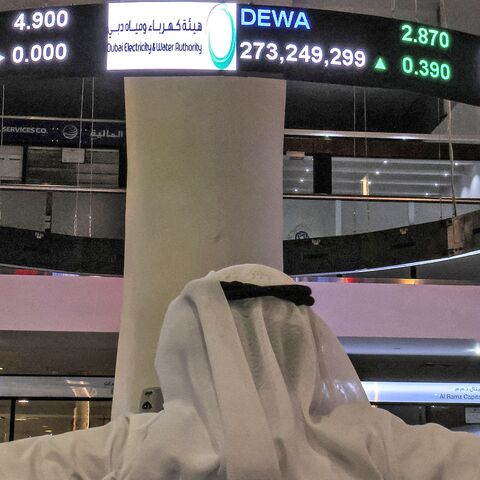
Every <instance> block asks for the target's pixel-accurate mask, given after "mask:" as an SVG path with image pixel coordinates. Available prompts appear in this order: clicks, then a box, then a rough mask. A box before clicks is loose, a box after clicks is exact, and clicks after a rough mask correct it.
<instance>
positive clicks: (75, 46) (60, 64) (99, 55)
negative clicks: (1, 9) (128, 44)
mask: <svg viewBox="0 0 480 480" xmlns="http://www.w3.org/2000/svg"><path fill="white" fill-rule="evenodd" d="M106 22H107V7H106V5H84V6H75V7H72V6H67V7H49V8H37V9H25V10H20V11H15V12H5V13H2V14H0V77H4V76H52V77H53V76H54V77H61V76H78V77H82V76H85V77H86V76H92V75H100V74H103V73H104V71H105V48H106V40H105V39H106V32H107V27H106Z"/></svg>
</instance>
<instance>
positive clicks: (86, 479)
mask: <svg viewBox="0 0 480 480" xmlns="http://www.w3.org/2000/svg"><path fill="white" fill-rule="evenodd" d="M238 282H243V283H238ZM227 299H228V300H227ZM311 303H312V299H311V297H310V292H309V289H308V288H307V287H303V286H300V285H294V284H293V282H292V281H291V279H290V278H289V277H287V276H285V275H284V274H283V273H281V272H278V271H276V270H273V269H271V268H268V267H263V266H259V265H244V266H238V267H231V268H229V269H225V270H223V271H220V272H216V273H215V272H212V273H211V274H209V275H207V276H206V277H205V278H203V279H200V280H195V281H192V282H190V283H189V284H187V286H186V287H185V288H184V290H183V291H182V293H181V294H180V296H179V297H178V298H177V299H175V300H174V301H173V302H172V304H171V305H170V307H169V309H168V311H167V314H166V316H165V322H164V325H163V327H162V332H161V335H160V341H159V347H158V353H157V357H156V367H157V372H158V374H159V378H160V383H161V387H162V391H163V395H164V398H165V405H164V411H162V412H160V413H151V414H138V415H129V416H126V417H123V418H120V419H117V420H115V421H113V422H111V423H110V424H109V425H107V426H105V427H100V428H95V429H91V430H87V431H82V432H72V433H67V434H63V435H58V436H55V437H42V438H33V439H28V440H20V441H17V442H12V443H10V444H4V445H1V446H0V480H47V479H48V480H57V479H58V480H60V479H62V480H64V479H72V480H73V479H75V480H94V479H95V480H96V479H98V480H114V479H115V480H170V479H171V480H177V479H178V480H180V479H181V480H203V479H205V480H207V479H208V480H214V479H215V480H217V479H228V480H280V479H282V480H286V479H288V480H310V479H315V480H316V479H321V480H347V479H351V480H353V479H356V480H377V479H378V480H380V479H392V480H397V479H398V480H400V479H415V480H441V479H455V480H467V479H468V480H472V479H476V478H479V476H480V439H478V438H477V437H475V436H473V435H469V434H465V433H453V432H450V431H448V430H446V429H444V428H442V427H439V426H435V425H428V426H418V427H412V426H408V425H406V424H405V423H403V422H402V421H401V420H400V419H398V418H397V417H394V416H393V415H391V414H389V413H388V412H385V411H381V410H379V409H374V408H371V407H370V405H369V403H368V401H367V398H366V397H365V394H364V392H363V389H362V386H361V383H360V381H359V379H358V377H357V375H356V373H355V371H354V369H353V367H352V365H351V363H350V361H349V360H348V357H347V356H346V354H345V352H344V351H343V349H342V348H341V346H340V344H339V343H338V341H337V339H336V338H335V336H334V335H333V334H332V333H331V332H330V330H329V329H328V327H327V326H326V325H325V324H324V323H323V322H322V320H321V319H320V318H318V316H317V315H316V314H315V313H314V312H313V311H312V310H311V309H310V308H309V305H311Z"/></svg>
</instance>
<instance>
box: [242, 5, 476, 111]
mask: <svg viewBox="0 0 480 480" xmlns="http://www.w3.org/2000/svg"><path fill="white" fill-rule="evenodd" d="M237 21H238V39H237V42H238V52H237V55H238V70H239V71H241V72H251V73H263V74H274V73H276V74H278V76H279V77H280V78H287V79H292V80H306V81H312V82H325V83H341V84H350V85H364V86H377V87H384V88H398V89H407V90H414V91H418V92H423V93H425V94H428V95H433V96H437V97H441V98H449V99H453V100H458V101H461V102H464V103H472V104H477V105H480V37H477V36H474V35H468V34H464V33H461V32H456V31H450V30H446V29H443V28H440V27H434V26H428V25H421V24H417V23H413V22H403V21H399V20H395V19H389V18H382V17H372V16H368V15H357V14H349V13H340V12H331V11H322V10H311V9H298V8H285V7H274V6H268V7H267V6H254V5H239V6H238V20H237Z"/></svg>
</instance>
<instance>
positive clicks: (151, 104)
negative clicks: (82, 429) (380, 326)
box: [113, 77, 285, 416]
mask: <svg viewBox="0 0 480 480" xmlns="http://www.w3.org/2000/svg"><path fill="white" fill-rule="evenodd" d="M125 99H126V100H125V101H126V114H127V154H128V181H127V207H126V232H125V287H124V301H123V315H122V323H121V330H120V340H119V348H118V357H117V370H116V378H115V392H114V402H113V403H114V409H113V415H114V416H115V415H119V414H121V413H126V412H129V411H130V412H132V411H138V404H139V401H140V394H141V391H142V389H143V388H147V387H152V386H156V385H158V379H157V376H156V373H155V370H154V366H153V361H154V356H155V351H156V345H157V341H158V336H159V331H160V327H161V325H162V321H163V316H164V313H165V310H166V307H167V306H168V304H169V302H170V301H171V300H172V299H173V298H174V297H175V296H176V295H177V294H178V293H179V292H180V290H181V289H182V287H183V286H184V285H185V283H186V282H187V281H189V280H191V279H193V278H197V277H200V276H203V275H205V274H206V273H208V271H210V270H217V269H220V268H223V267H225V266H228V265H232V264H238V263H253V262H255V263H263V264H266V265H270V266H272V267H276V268H281V267H282V150H283V128H284V111H285V82H283V81H279V80H266V79H247V78H234V77H209V78H208V77H197V78H185V77H176V78H153V77H150V78H128V79H125Z"/></svg>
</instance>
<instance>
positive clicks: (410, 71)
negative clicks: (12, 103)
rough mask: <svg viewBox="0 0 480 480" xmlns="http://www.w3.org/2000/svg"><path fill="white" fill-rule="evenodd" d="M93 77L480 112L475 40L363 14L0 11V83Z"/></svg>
mask: <svg viewBox="0 0 480 480" xmlns="http://www.w3.org/2000/svg"><path fill="white" fill-rule="evenodd" d="M120 5H121V6H120ZM194 5H195V7H194ZM224 5H229V6H228V7H225V6H224ZM190 6H191V7H190ZM139 12H140V13H139ZM177 12H178V16H177V17H176V16H175V15H176V14H177ZM190 12H193V13H190ZM213 13H215V14H216V22H217V23H216V24H215V25H220V28H223V27H224V25H223V27H222V23H221V22H222V18H224V19H226V20H225V21H226V22H227V27H228V28H230V29H231V33H229V32H227V37H228V36H229V35H230V37H228V38H229V40H228V42H227V40H225V43H229V45H227V47H228V48H227V50H229V51H228V52H227V54H226V55H225V56H224V57H222V55H219V54H217V53H218V52H217V51H214V50H215V48H216V49H217V50H218V38H217V45H216V46H215V48H213V47H212V38H213V37H215V35H216V33H217V32H216V31H215V30H213V29H212V28H216V26H215V27H212V25H211V24H210V25H209V22H210V20H211V18H212V17H213V16H214V15H213ZM167 19H168V21H167ZM232 19H233V20H232ZM219 22H220V23H219ZM228 22H229V23H228ZM210 23H211V22H210ZM228 28H227V29H228ZM127 29H128V31H129V33H128V34H127ZM133 32H134V33H133ZM132 35H134V36H135V37H134V39H133V37H132ZM152 35H155V37H152ZM222 35H223V33H222ZM227 37H225V38H227ZM153 38H155V39H154V40H153ZM189 38H190V39H191V41H190V40H189ZM220 38H221V39H222V38H224V37H222V36H220ZM176 39H181V40H179V41H177V40H176ZM221 41H223V40H221ZM189 42H190V43H189ZM177 43H178V46H179V48H177ZM221 47H222V44H221V43H220V51H221V50H222V48H221ZM188 48H190V49H191V51H190V52H187V51H186V50H185V49H188ZM182 49H183V50H182ZM192 49H193V50H192ZM192 51H193V53H192ZM119 52H125V57H124V58H120V57H119ZM197 53H198V55H199V56H198V59H199V61H198V62H197V61H196V58H197V57H195V58H194V57H192V55H196V54H197ZM142 55H143V57H142ZM187 55H190V57H188V58H187ZM182 56H183V57H182ZM180 57H182V58H183V59H184V60H185V61H184V60H182V58H180ZM192 58H193V60H194V61H191V60H190V59H192ZM164 59H165V60H164ZM225 59H226V60H225ZM209 62H210V63H209ZM212 62H213V63H212ZM109 65H111V66H112V67H111V68H110V66H109ZM131 65H136V67H135V68H131ZM178 65H179V66H180V67H178ZM205 66H206V67H205ZM107 68H108V70H107ZM100 75H117V76H118V75H119V76H135V75H237V76H257V77H258V76H260V77H273V78H283V79H291V80H304V81H311V82H322V83H334V84H348V85H360V86H372V87H383V88H395V89H406V90H412V91H416V92H421V93H425V94H427V95H432V96H436V97H441V98H446V99H451V100H456V101H460V102H463V103H470V104H474V105H480V37H478V36H475V35H469V34H465V33H461V32H457V31H452V30H447V29H443V28H441V27H436V26H431V25H424V24H418V23H414V22H406V21H401V20H396V19H388V18H382V17H374V16H368V15H358V14H350V13H340V12H332V11H322V10H313V9H299V8H286V7H275V6H253V5H240V4H239V5H236V6H235V4H216V3H211V4H209V3H203V4H202V3H198V2H195V3H192V4H188V3H181V2H179V3H172V2H149V3H145V2H140V3H131V4H128V3H127V2H122V3H121V4H111V5H86V6H68V7H48V8H40V9H31V10H21V11H16V12H6V13H2V14H0V77H1V76H4V77H6V76H8V77H10V76H46V77H48V76H53V77H60V76H79V77H81V76H100Z"/></svg>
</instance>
